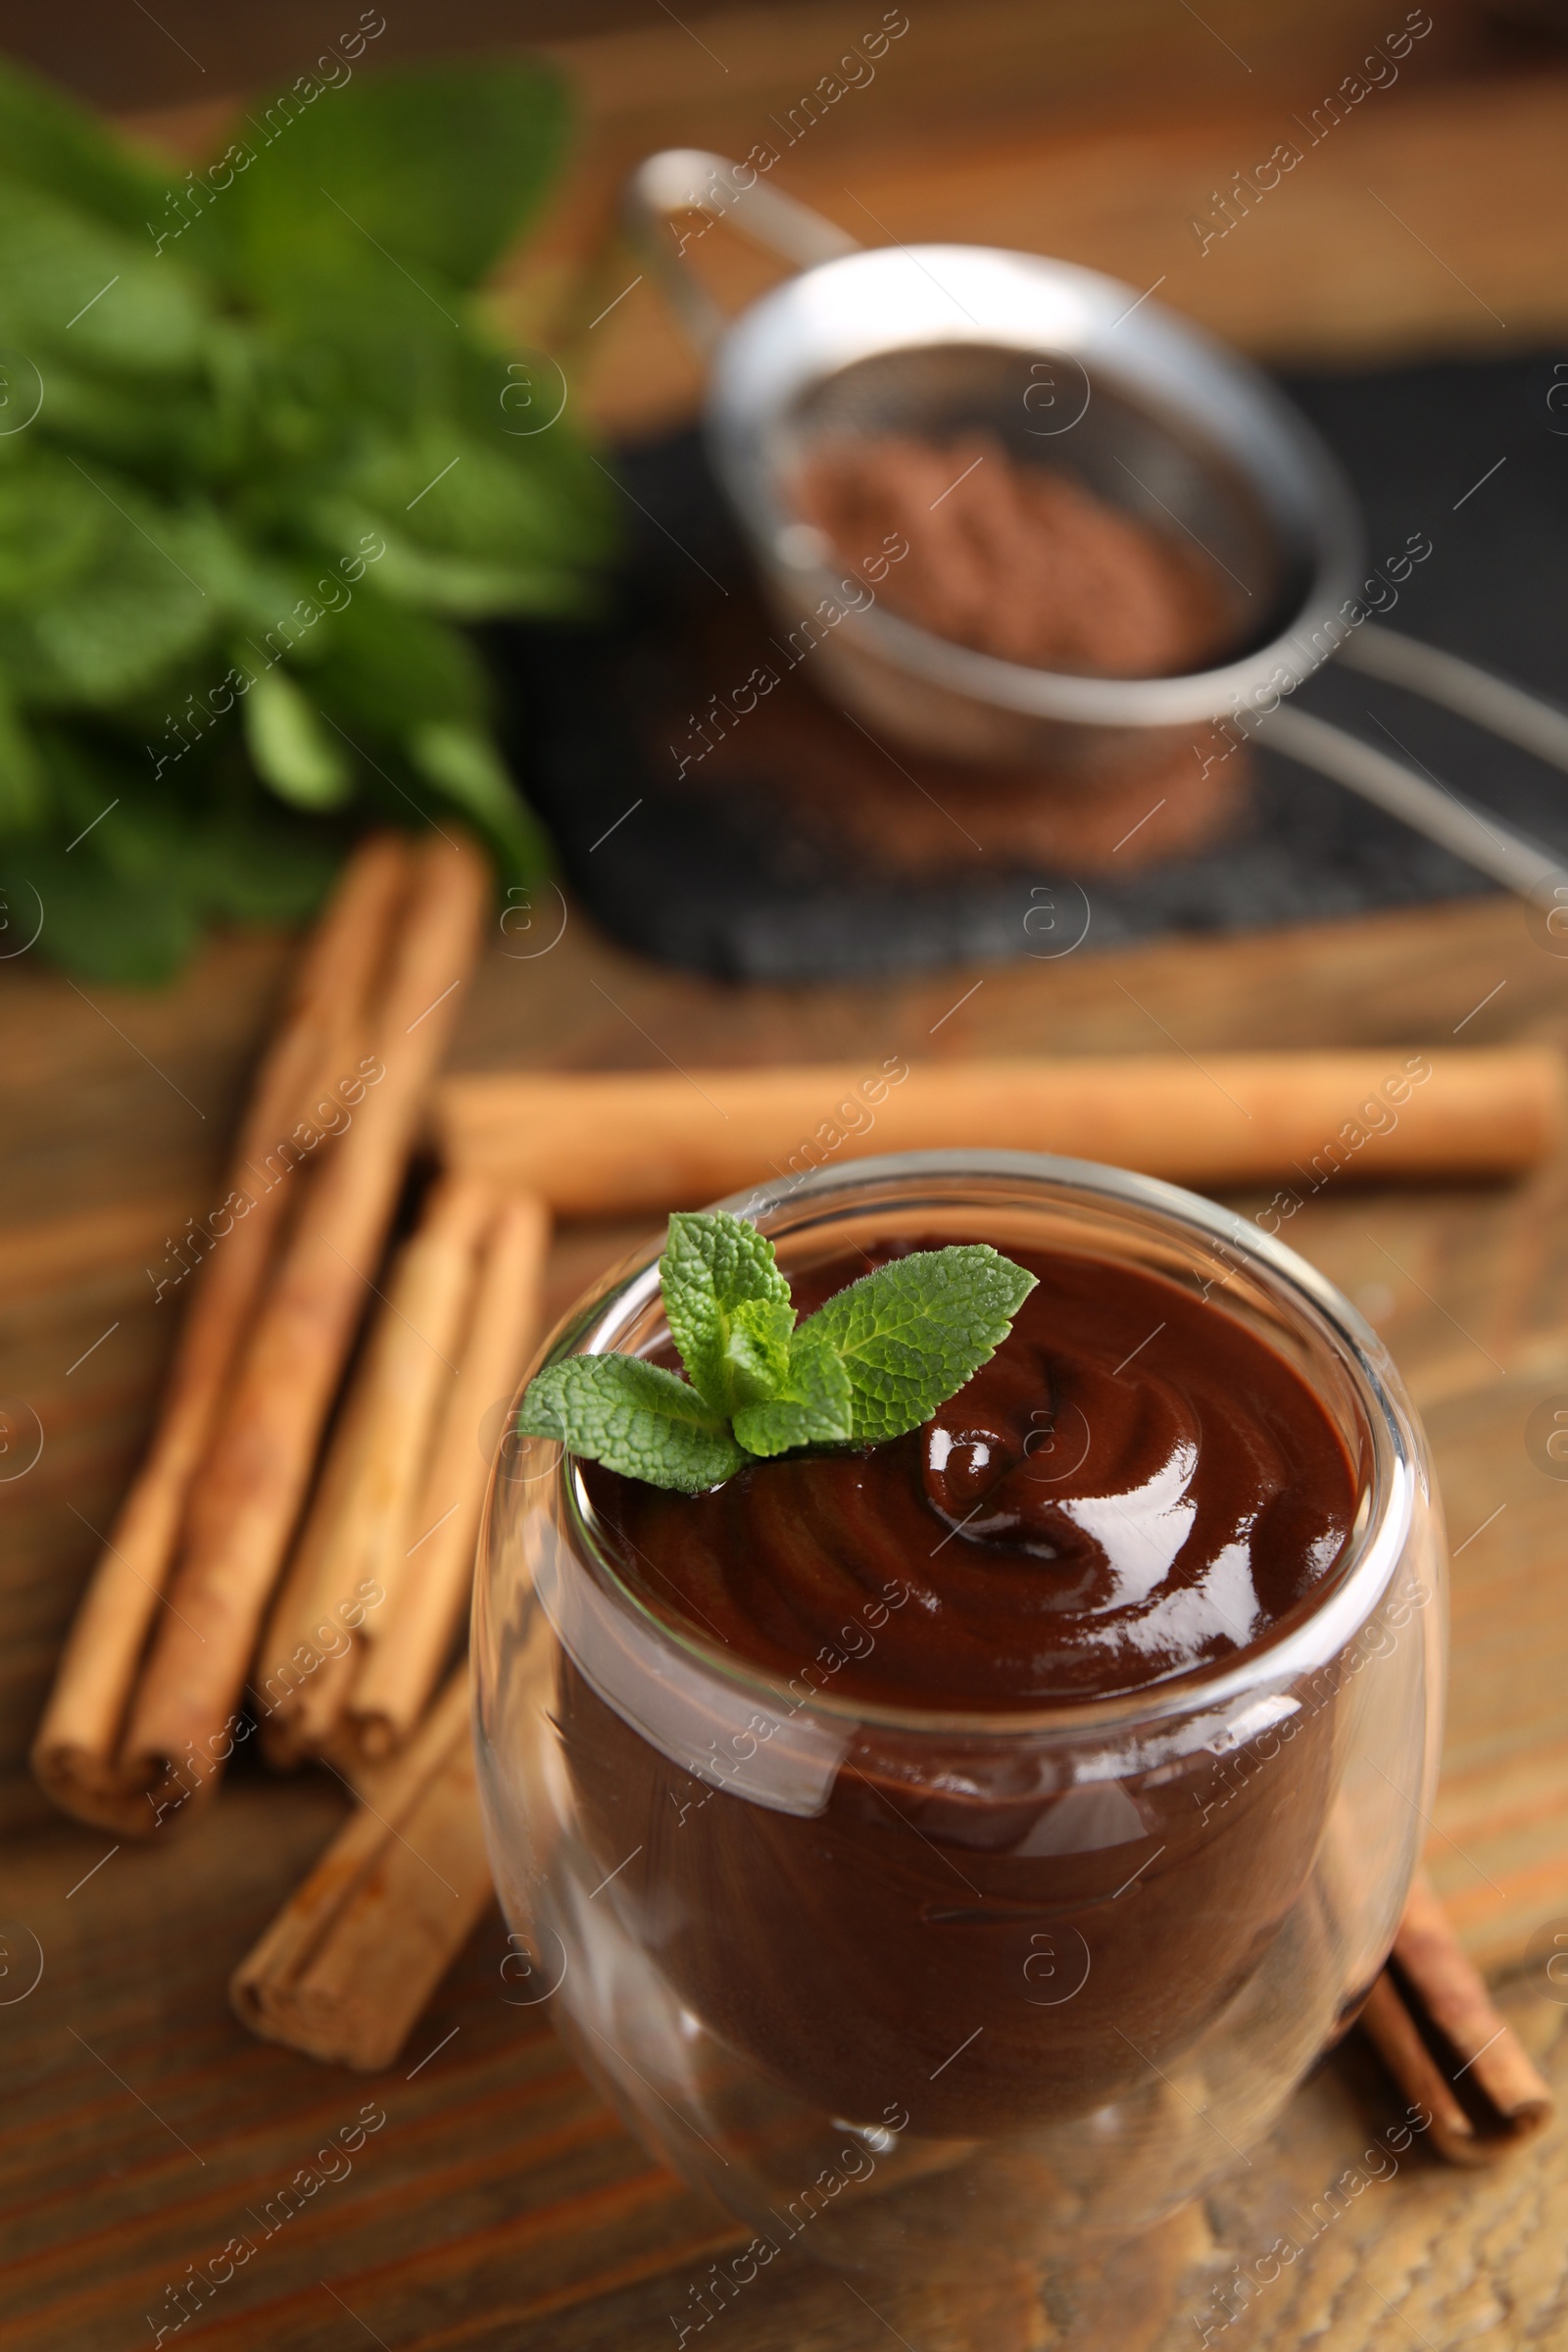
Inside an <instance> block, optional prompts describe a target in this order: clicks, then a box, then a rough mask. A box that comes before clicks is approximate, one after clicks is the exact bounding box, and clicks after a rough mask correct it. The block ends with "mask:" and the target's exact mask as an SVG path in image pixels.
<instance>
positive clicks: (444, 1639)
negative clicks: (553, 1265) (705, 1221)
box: [347, 1194, 550, 1758]
mask: <svg viewBox="0 0 1568 2352" xmlns="http://www.w3.org/2000/svg"><path fill="white" fill-rule="evenodd" d="M549 1248H550V1216H549V1212H548V1210H547V1209H546V1207H545V1205H544V1202H543V1201H540V1200H539V1199H538V1198H537V1197H536V1196H533V1195H527V1194H524V1195H519V1196H518V1197H517V1198H516V1199H515V1200H512V1201H506V1202H505V1203H504V1204H503V1205H502V1207H501V1209H500V1211H499V1214H498V1215H497V1217H496V1220H495V1224H494V1226H493V1228H492V1230H491V1233H490V1235H489V1237H488V1240H487V1243H486V1247H485V1250H484V1253H483V1256H482V1259H481V1262H480V1271H479V1279H478V1283H477V1285H476V1289H475V1299H474V1312H473V1317H472V1321H471V1323H470V1326H469V1329H468V1332H467V1335H466V1345H465V1347H464V1351H463V1357H462V1363H461V1367H460V1371H459V1375H458V1379H457V1381H456V1383H455V1384H454V1385H453V1386H452V1387H451V1389H450V1390H449V1392H448V1395H447V1399H446V1409H445V1412H444V1414H443V1417H442V1421H441V1425H440V1429H439V1432H438V1434H437V1437H436V1442H435V1445H434V1446H433V1448H432V1450H431V1453H430V1457H429V1461H428V1463H427V1466H426V1469H425V1475H424V1479H423V1482H422V1486H421V1488H420V1490H419V1498H418V1504H417V1509H416V1510H415V1511H414V1513H413V1515H412V1517H411V1518H410V1519H409V1520H408V1522H407V1527H406V1530H405V1532H406V1533H407V1535H408V1539H409V1541H408V1544H407V1545H406V1546H403V1545H397V1546H394V1547H393V1548H392V1550H391V1552H390V1554H389V1556H388V1557H387V1559H386V1561H385V1563H384V1565H383V1567H382V1570H381V1578H382V1581H383V1583H384V1584H385V1588H386V1597H385V1600H384V1602H383V1603H382V1605H381V1606H380V1607H379V1608H378V1609H376V1610H375V1611H374V1612H373V1614H370V1615H368V1617H367V1620H366V1626H365V1642H366V1646H365V1656H364V1661H363V1663H362V1664H361V1666H360V1669H359V1672H358V1675H357V1676H356V1678H355V1682H354V1687H353V1691H352V1692H351V1694H350V1697H349V1701H348V1707H347V1730H348V1733H349V1735H350V1738H351V1740H352V1741H353V1743H354V1746H355V1748H356V1749H357V1751H358V1753H359V1754H360V1755H361V1756H363V1757H366V1758H374V1757H378V1756H384V1755H386V1754H388V1753H389V1752H390V1751H391V1750H392V1749H393V1748H394V1747H396V1746H398V1745H400V1744H401V1742H402V1741H403V1740H406V1739H407V1738H408V1736H409V1734H410V1733H411V1732H412V1730H413V1728H414V1726H415V1725H416V1724H417V1722H418V1720H419V1716H420V1714H421V1712H422V1711H423V1708H424V1706H425V1703H426V1701H427V1700H428V1698H429V1696H430V1693H431V1691H433V1690H434V1688H435V1686H436V1682H437V1680H438V1679H439V1676H440V1674H441V1670H442V1668H443V1666H444V1665H445V1664H446V1660H447V1655H448V1653H449V1651H450V1649H451V1647H452V1643H453V1642H454V1640H455V1638H456V1636H457V1633H458V1629H459V1626H460V1625H461V1623H462V1621H463V1617H464V1613H465V1611H466V1608H467V1604H468V1595H469V1592H470V1590H471V1587H472V1582H473V1547H474V1541H475V1538H476V1537H477V1535H478V1531H479V1514H480V1510H481V1508H482V1505H483V1502H484V1491H485V1484H486V1480H487V1478H488V1476H489V1468H490V1465H489V1462H488V1460H487V1458H486V1456H485V1453H484V1452H483V1451H482V1450H481V1447H480V1443H479V1432H480V1425H481V1423H482V1422H483V1420H484V1417H485V1415H486V1413H487V1412H488V1411H489V1410H490V1409H491V1407H492V1406H493V1405H495V1404H496V1403H497V1402H498V1400H500V1399H503V1398H507V1397H511V1396H512V1394H513V1392H514V1391H515V1388H516V1385H517V1382H518V1380H519V1379H520V1378H521V1375H522V1370H523V1366H524V1364H525V1362H526V1360H527V1357H528V1354H529V1352H530V1350H531V1348H532V1347H533V1345H534V1341H535V1338H536V1336H537V1333H538V1327H539V1320H540V1302H541V1297H542V1292H543V1287H544V1269H545V1258H546V1255H547V1253H548V1251H549Z"/></svg>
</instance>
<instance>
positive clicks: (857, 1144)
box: [435, 1046, 1568, 1217]
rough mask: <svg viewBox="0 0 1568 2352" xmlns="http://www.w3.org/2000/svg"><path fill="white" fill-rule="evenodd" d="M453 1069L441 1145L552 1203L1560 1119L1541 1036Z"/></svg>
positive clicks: (1358, 1170) (1542, 1148) (1470, 1156)
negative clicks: (1482, 1042)
mask: <svg viewBox="0 0 1568 2352" xmlns="http://www.w3.org/2000/svg"><path fill="white" fill-rule="evenodd" d="M701 1080H702V1083H701V1087H700V1088H698V1089H697V1090H696V1091H694V1088H693V1085H692V1083H691V1082H690V1081H689V1080H688V1079H687V1078H686V1076H685V1075H683V1074H681V1073H678V1072H662V1071H642V1070H639V1071H626V1072H609V1073H594V1074H582V1075H577V1074H568V1073H564V1072H561V1071H545V1070H530V1071H524V1072H517V1073H509V1074H505V1075H497V1076H481V1077H468V1076H465V1077H459V1078H449V1079H447V1080H446V1082H445V1083H444V1084H443V1085H442V1086H441V1087H439V1088H438V1089H437V1093H436V1113H435V1116H436V1127H437V1132H438V1135H439V1139H440V1143H441V1146H442V1150H443V1152H444V1154H445V1157H446V1160H447V1163H448V1164H449V1165H450V1166H452V1167H454V1168H459V1169H463V1170H465V1171H466V1172H467V1173H469V1174H473V1175H482V1176H486V1177H489V1178H491V1179H492V1180H493V1181H495V1182H498V1183H504V1184H508V1185H515V1186H519V1187H526V1188H527V1189H528V1190H529V1191H532V1192H537V1193H539V1194H541V1195H542V1196H543V1198H544V1199H545V1200H546V1201H548V1202H549V1203H550V1205H551V1207H552V1208H553V1209H554V1210H555V1211H556V1213H557V1214H558V1215H559V1216H566V1217H593V1216H612V1215H615V1214H625V1213H630V1212H632V1211H637V1210H647V1211H650V1212H655V1213H659V1212H662V1211H664V1210H666V1209H670V1208H684V1207H693V1206H699V1205H701V1204H702V1203H703V1202H705V1201H712V1200H715V1199H717V1198H720V1197H721V1196H722V1195H724V1194H726V1193H731V1192H738V1191H741V1190H742V1189H743V1188H745V1187H747V1186H749V1185H758V1184H763V1183H767V1182H770V1181H771V1180H773V1179H774V1178H776V1177H779V1176H784V1177H786V1178H788V1177H789V1176H791V1175H792V1174H794V1175H804V1174H806V1173H808V1172H809V1170H810V1169H812V1168H815V1167H819V1166H822V1165H823V1164H825V1163H831V1164H834V1165H837V1164H839V1163H840V1162H841V1161H843V1160H846V1159H853V1158H858V1157H859V1156H861V1155H862V1154H864V1153H867V1152H918V1151H931V1150H942V1149H950V1150H951V1149H953V1148H954V1147H956V1146H961V1147H964V1148H970V1149H975V1148H980V1149H988V1150H997V1151H1009V1152H1063V1153H1067V1154H1069V1155H1071V1156H1073V1157H1076V1158H1082V1159H1099V1160H1107V1161H1110V1162H1112V1163H1113V1164H1116V1165H1119V1166H1123V1167H1132V1168H1139V1169H1142V1170H1143V1171H1144V1172H1145V1173H1147V1174H1149V1175H1154V1176H1164V1177H1168V1178H1170V1179H1172V1180H1173V1181H1175V1182H1177V1183H1182V1184H1206V1185H1211V1186H1212V1185H1243V1184H1252V1183H1257V1182H1261V1181H1269V1182H1276V1181H1277V1182H1281V1183H1284V1184H1285V1185H1287V1186H1289V1187H1290V1188H1291V1189H1292V1190H1294V1191H1295V1192H1296V1193H1298V1194H1299V1196H1300V1197H1301V1198H1306V1197H1308V1196H1309V1195H1310V1194H1311V1193H1312V1192H1313V1191H1314V1190H1316V1189H1317V1188H1318V1187H1319V1185H1320V1184H1322V1183H1326V1182H1330V1181H1332V1182H1333V1183H1334V1184H1335V1186H1336V1188H1337V1187H1338V1185H1339V1184H1340V1183H1342V1182H1347V1181H1351V1180H1353V1179H1355V1178H1357V1177H1374V1178H1380V1177H1394V1176H1399V1177H1408V1176H1412V1175H1420V1176H1476V1175H1507V1174H1512V1173H1515V1172H1517V1171H1518V1170H1519V1169H1521V1168H1526V1167H1531V1166H1534V1165H1535V1164H1536V1163H1537V1162H1538V1161H1539V1160H1542V1159H1544V1158H1546V1157H1547V1156H1549V1154H1550V1153H1551V1152H1554V1151H1555V1150H1557V1149H1558V1147H1559V1145H1560V1144H1561V1142H1562V1140H1563V1137H1564V1134H1565V1131H1568V1090H1565V1074H1564V1064H1563V1061H1562V1058H1561V1056H1560V1055H1559V1054H1556V1053H1555V1052H1553V1051H1552V1050H1551V1049H1550V1048H1547V1047H1536V1046H1517V1047H1474V1048H1471V1049H1469V1050H1462V1049H1454V1050H1452V1051H1449V1052H1444V1053H1432V1054H1425V1053H1421V1052H1418V1051H1411V1050H1408V1049H1406V1048H1403V1047H1397V1046H1391V1047H1387V1048H1380V1049H1378V1050H1376V1051H1372V1052H1363V1053H1353V1054H1283V1053H1282V1054H1204V1055H1203V1057H1202V1061H1201V1064H1200V1063H1199V1062H1197V1061H1194V1060H1192V1059H1190V1058H1188V1057H1186V1056H1182V1055H1176V1054H1167V1055H1127V1056H1125V1057H1120V1058H1114V1059H1112V1058H1107V1057H1093V1058H1091V1057H1087V1056H1086V1057H1083V1058H1078V1059H1071V1060H1066V1059H1064V1060H1051V1061H1047V1060H1014V1061H941V1062H915V1063H913V1064H910V1063H908V1062H907V1061H905V1060H904V1059H903V1058H902V1056H900V1055H898V1054H893V1055H890V1056H888V1057H886V1058H885V1059H883V1060H880V1061H876V1060H868V1061H867V1062H866V1063H863V1064H859V1063H851V1062H847V1063H842V1064H838V1065H823V1066H822V1067H819V1068H818V1067H800V1066H797V1067H791V1068H786V1069H761V1070H704V1071H702V1072H701Z"/></svg>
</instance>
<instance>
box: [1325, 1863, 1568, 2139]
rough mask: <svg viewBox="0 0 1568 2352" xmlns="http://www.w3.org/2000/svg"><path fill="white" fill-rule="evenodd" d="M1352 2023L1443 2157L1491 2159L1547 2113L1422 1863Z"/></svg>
mask: <svg viewBox="0 0 1568 2352" xmlns="http://www.w3.org/2000/svg"><path fill="white" fill-rule="evenodd" d="M1360 2022H1361V2024H1362V2025H1363V2026H1364V2027H1365V2029H1366V2032H1367V2034H1369V2036H1370V2037H1371V2040H1372V2042H1373V2045H1374V2046H1375V2048H1376V2049H1377V2052H1378V2055H1379V2056H1380V2057H1381V2058H1382V2060H1383V2063H1384V2064H1385V2066H1386V2067H1387V2068H1388V2070H1389V2072H1390V2074H1391V2075H1393V2077H1394V2079H1395V2081H1396V2082H1397V2084H1398V2085H1399V2088H1400V2089H1401V2090H1402V2091H1404V2092H1405V2093H1406V2095H1407V2096H1408V2098H1409V2099H1410V2101H1411V2103H1412V2105H1415V2104H1419V2105H1420V2106H1421V2107H1422V2108H1423V2109H1424V2110H1425V2111H1426V2112H1427V2113H1428V2114H1429V2115H1430V2116H1431V2118H1432V2122H1431V2127H1430V2129H1431V2133H1432V2142H1433V2145H1434V2147H1435V2148H1436V2149H1437V2150H1438V2153H1439V2154H1440V2155H1441V2156H1445V2157H1446V2159H1447V2161H1448V2162H1449V2163H1450V2164H1465V2165H1483V2164H1495V2162H1496V2161H1497V2159H1498V2158H1499V2157H1501V2156H1506V2155H1509V2154H1510V2153H1511V2152H1512V2151H1513V2150H1514V2149H1515V2148H1517V2147H1520V2146H1522V2145H1523V2143H1524V2142H1525V2141H1526V2140H1528V2139H1533V2138H1534V2137H1535V2135H1536V2134H1537V2132H1539V2131H1544V2128H1545V2126H1546V2125H1547V2124H1548V2123H1549V2122H1550V2121H1551V2115H1552V2098H1551V2092H1550V2090H1549V2089H1548V2088H1547V2085H1546V2083H1545V2082H1544V2081H1543V2080H1542V2077H1541V2075H1540V2073H1539V2072H1538V2070H1537V2068H1536V2066H1535V2064H1534V2063H1533V2061H1532V2060H1531V2058H1530V2055H1529V2053H1528V2052H1527V2051H1526V2050H1525V2049H1524V2048H1523V2047H1522V2045H1521V2044H1520V2042H1519V2041H1518V2040H1517V2038H1516V2037H1515V2035H1514V2034H1513V2033H1512V2032H1511V2030H1510V2029H1509V2028H1508V2027H1507V2026H1506V2025H1505V2024H1504V2023H1503V2021H1502V2019H1501V2018H1500V2017H1499V2016H1498V2014H1497V2012H1496V2010H1495V2008H1494V2007H1493V2004H1492V1999H1491V1996H1490V1995H1489V1993H1488V1991H1487V1987H1486V1985H1485V1983H1484V1982H1483V1980H1482V1977H1481V1975H1480V1972H1479V1970H1478V1969H1477V1968H1476V1967H1475V1965H1474V1963H1473V1962H1472V1961H1471V1960H1469V1959H1468V1958H1467V1957H1466V1955H1465V1953H1464V1951H1463V1950H1462V1948H1461V1946H1460V1944H1459V1941H1458V1938H1457V1936H1455V1935H1454V1933H1453V1930H1452V1928H1450V1927H1449V1925H1448V1922H1447V1919H1446V1915H1445V1913H1444V1909H1443V1905H1442V1904H1441V1902H1440V1901H1439V1900H1438V1897H1437V1894H1436V1893H1435V1891H1434V1890H1433V1887H1432V1885H1431V1882H1430V1881H1429V1880H1428V1878H1427V1876H1426V1874H1425V1872H1424V1871H1420V1872H1417V1874H1416V1878H1415V1882H1414V1884H1413V1886H1412V1887H1411V1888H1410V1895H1409V1900H1408V1901H1407V1902H1406V1904H1405V1908H1404V1917H1403V1920H1402V1921H1401V1923H1400V1927H1399V1933H1398V1935H1397V1936H1396V1937H1395V1942H1394V1951H1393V1954H1392V1957H1391V1960H1390V1964H1389V1966H1388V1967H1387V1968H1386V1969H1385V1970H1384V1972H1383V1974H1382V1976H1381V1977H1379V1979H1378V1981H1377V1983H1376V1984H1375V1985H1373V1987H1372V1991H1371V1994H1370V1995H1369V1997H1368V2000H1367V2003H1366V2006H1365V2008H1364V2009H1363V2010H1362V2012H1361V2020H1360Z"/></svg>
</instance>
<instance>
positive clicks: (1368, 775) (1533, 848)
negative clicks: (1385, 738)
mask: <svg viewBox="0 0 1568 2352" xmlns="http://www.w3.org/2000/svg"><path fill="white" fill-rule="evenodd" d="M1261 734H1262V740H1263V741H1264V743H1265V744H1267V746H1268V747H1269V749H1270V750H1271V751H1276V752H1283V753H1284V754H1285V757H1286V758H1287V759H1288V760H1299V762H1300V764H1301V766H1303V767H1311V768H1315V769H1316V770H1317V772H1318V774H1319V775H1320V776H1330V777H1332V778H1333V780H1334V782H1335V783H1336V784H1343V785H1345V786H1346V787H1347V789H1348V791H1350V792H1354V793H1358V794H1359V795H1360V797H1361V799H1362V800H1364V801H1371V802H1372V803H1373V805H1374V806H1375V807H1376V808H1379V809H1386V810H1387V812H1388V814H1389V815H1390V816H1397V818H1398V819H1399V821H1400V823H1401V824H1406V825H1408V826H1409V827H1410V829H1411V831H1412V832H1413V833H1422V834H1424V835H1425V836H1426V838H1427V840H1428V841H1435V842H1437V843H1438V844H1439V845H1440V846H1441V847H1442V848H1443V849H1446V850H1448V851H1450V852H1451V853H1452V855H1453V856H1454V857H1455V858H1463V859H1464V861H1465V863H1466V865H1473V866H1475V867H1476V868H1477V870H1478V871H1479V872H1481V873H1483V874H1490V875H1491V877H1492V879H1493V880H1494V881H1495V882H1500V883H1502V884H1503V885H1504V887H1505V888H1506V889H1508V890H1514V891H1517V892H1518V894H1519V896H1520V897H1521V898H1522V899H1528V900H1529V901H1530V902H1531V903H1532V904H1533V905H1535V906H1540V907H1547V908H1550V909H1553V910H1554V911H1560V909H1561V907H1563V905H1564V904H1568V897H1559V896H1558V895H1557V894H1558V893H1559V892H1562V893H1564V894H1568V865H1564V863H1563V861H1562V859H1561V858H1557V857H1555V856H1554V855H1553V854H1552V852H1551V851H1550V850H1546V849H1543V848H1542V846H1541V844H1540V843H1539V842H1535V841H1532V840H1530V838H1529V836H1528V835H1526V834H1523V833H1516V832H1515V831H1514V829H1513V827H1512V826H1511V825H1505V824H1504V823H1503V822H1502V821H1501V819H1500V818H1499V817H1495V816H1493V815H1492V814H1491V812H1490V811H1488V813H1486V814H1485V815H1483V814H1482V812H1481V810H1480V809H1473V808H1472V807H1471V806H1470V803H1469V802H1468V801H1466V800H1461V798H1460V797H1459V795H1458V794H1457V793H1456V792H1450V791H1448V789H1447V787H1446V785H1443V784H1439V783H1437V782H1436V781H1435V780H1434V779H1432V778H1430V777H1427V776H1420V775H1417V774H1416V772H1415V770H1414V768H1411V767H1406V766H1405V765H1404V763H1403V761H1402V760H1391V759H1390V758H1389V755H1388V753H1387V752H1380V751H1378V750H1377V749H1376V747H1375V746H1374V745H1372V744H1370V743H1363V742H1362V741H1361V740H1360V738H1359V736H1356V735H1350V734H1348V733H1347V732H1346V730H1345V729H1344V728H1343V727H1334V726H1330V724H1329V723H1328V721H1327V719H1322V718H1314V717H1313V716H1312V714H1311V713H1310V712H1309V711H1297V710H1292V709H1289V708H1287V707H1285V706H1283V705H1282V706H1281V707H1280V708H1279V709H1278V710H1276V711H1273V712H1272V713H1271V714H1270V716H1269V717H1268V718H1267V719H1266V720H1265V722H1264V724H1263V727H1262V729H1261Z"/></svg>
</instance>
